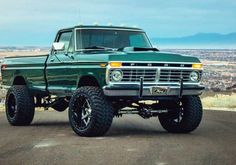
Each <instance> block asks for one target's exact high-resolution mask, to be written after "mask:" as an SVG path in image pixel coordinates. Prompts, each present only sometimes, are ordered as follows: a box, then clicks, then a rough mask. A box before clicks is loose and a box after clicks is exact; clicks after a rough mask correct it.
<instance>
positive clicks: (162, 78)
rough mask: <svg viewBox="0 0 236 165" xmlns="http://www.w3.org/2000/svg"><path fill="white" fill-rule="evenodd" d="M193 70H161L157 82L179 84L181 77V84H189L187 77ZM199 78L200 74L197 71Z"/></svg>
mask: <svg viewBox="0 0 236 165" xmlns="http://www.w3.org/2000/svg"><path fill="white" fill-rule="evenodd" d="M192 71H193V70H176V69H161V70H160V75H159V82H179V81H180V79H181V77H182V78H183V82H191V80H190V78H189V75H190V73H191V72H192ZM198 74H199V75H200V78H201V76H202V72H201V71H198Z"/></svg>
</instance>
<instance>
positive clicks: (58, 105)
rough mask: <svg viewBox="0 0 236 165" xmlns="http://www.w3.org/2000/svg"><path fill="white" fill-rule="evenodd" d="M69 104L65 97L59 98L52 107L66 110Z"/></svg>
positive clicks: (58, 110)
mask: <svg viewBox="0 0 236 165" xmlns="http://www.w3.org/2000/svg"><path fill="white" fill-rule="evenodd" d="M68 106H69V103H68V102H67V101H66V100H65V99H64V98H59V99H58V100H57V101H56V102H55V103H54V104H53V105H52V108H53V109H54V110H55V111H57V112H63V111H65V110H66V109H67V108H68Z"/></svg>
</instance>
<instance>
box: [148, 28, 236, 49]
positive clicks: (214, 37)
mask: <svg viewBox="0 0 236 165" xmlns="http://www.w3.org/2000/svg"><path fill="white" fill-rule="evenodd" d="M151 41H152V43H153V45H157V47H158V48H214V49H236V32H234V33H229V34H219V33H197V34H195V35H191V36H185V37H173V38H158V37H155V38H151Z"/></svg>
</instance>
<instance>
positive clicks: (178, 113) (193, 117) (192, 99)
mask: <svg viewBox="0 0 236 165" xmlns="http://www.w3.org/2000/svg"><path fill="white" fill-rule="evenodd" d="M158 117H159V121H160V123H161V125H162V127H163V128H164V129H165V130H167V131H168V132H171V133H188V132H191V131H193V130H195V129H196V128H197V127H198V126H199V124H200V122H201V120H202V103H201V100H200V98H199V96H184V97H183V98H182V100H181V102H180V108H177V109H176V110H170V111H169V112H168V113H167V114H161V115H159V116H158Z"/></svg>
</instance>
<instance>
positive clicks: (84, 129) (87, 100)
mask: <svg viewBox="0 0 236 165" xmlns="http://www.w3.org/2000/svg"><path fill="white" fill-rule="evenodd" d="M112 120H113V109H112V106H111V104H110V103H109V102H108V101H107V100H106V98H105V97H104V95H103V92H102V90H101V89H100V88H98V87H92V86H85V87H81V88H79V89H78V90H77V91H76V92H75V93H74V94H73V96H72V97H71V100H70V104H69V121H70V125H71V127H72V129H73V130H74V132H75V133H76V134H78V135H80V136H102V135H104V134H105V133H106V132H107V131H108V129H109V128H110V126H111V124H112Z"/></svg>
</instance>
